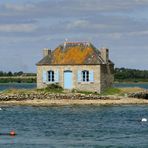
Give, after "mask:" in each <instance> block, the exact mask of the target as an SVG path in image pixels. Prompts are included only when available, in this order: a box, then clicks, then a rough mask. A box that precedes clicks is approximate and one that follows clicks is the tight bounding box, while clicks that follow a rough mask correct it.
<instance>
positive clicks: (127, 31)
mask: <svg viewBox="0 0 148 148" xmlns="http://www.w3.org/2000/svg"><path fill="white" fill-rule="evenodd" d="M147 14H148V0H21V1H20V0H1V1H0V70H3V71H20V70H23V71H26V72H35V71H36V66H35V63H37V62H38V61H39V60H40V59H41V57H42V49H43V48H51V49H55V48H56V47H57V46H58V45H59V44H61V43H63V42H64V41H65V39H66V38H67V39H68V41H90V42H92V43H93V44H94V45H95V46H96V47H97V48H101V47H107V48H109V49H110V58H111V59H112V61H113V62H114V63H115V66H116V67H127V68H136V69H148V15H147Z"/></svg>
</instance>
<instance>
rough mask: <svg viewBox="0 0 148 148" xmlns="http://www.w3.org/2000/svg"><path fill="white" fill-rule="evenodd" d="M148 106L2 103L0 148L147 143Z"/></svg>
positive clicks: (108, 147) (85, 146) (86, 147)
mask: <svg viewBox="0 0 148 148" xmlns="http://www.w3.org/2000/svg"><path fill="white" fill-rule="evenodd" d="M143 117H145V118H148V106H146V105H137V106H136V105H134V106H63V107H19V106H17V107H2V111H0V133H9V131H11V130H12V129H13V130H15V131H16V133H17V135H16V136H15V137H11V136H7V135H0V148H50V147H51V148H55V147H59V148H76V147H77V148H83V147H84V148H91V147H93V148H101V147H103V148H104V147H105V148H106V147H107V148H112V147H113V148H115V147H124V148H127V147H133V148H136V147H137V148H140V147H142V148H147V147H148V122H141V119H142V118H143Z"/></svg>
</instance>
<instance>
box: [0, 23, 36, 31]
mask: <svg viewBox="0 0 148 148" xmlns="http://www.w3.org/2000/svg"><path fill="white" fill-rule="evenodd" d="M36 29H37V26H36V25H34V24H1V25H0V32H32V31H34V30H36Z"/></svg>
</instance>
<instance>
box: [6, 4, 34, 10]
mask: <svg viewBox="0 0 148 148" xmlns="http://www.w3.org/2000/svg"><path fill="white" fill-rule="evenodd" d="M4 7H5V8H6V9H8V10H12V11H19V12H20V11H27V10H32V9H34V8H35V5H33V4H28V3H26V4H20V5H18V4H14V3H6V4H5V5H4Z"/></svg>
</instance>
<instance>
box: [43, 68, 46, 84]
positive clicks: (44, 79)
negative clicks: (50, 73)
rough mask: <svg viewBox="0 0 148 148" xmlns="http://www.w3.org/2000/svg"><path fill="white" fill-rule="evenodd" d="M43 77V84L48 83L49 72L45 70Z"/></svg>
mask: <svg viewBox="0 0 148 148" xmlns="http://www.w3.org/2000/svg"><path fill="white" fill-rule="evenodd" d="M42 76H43V83H46V81H47V72H46V71H45V70H43V74H42Z"/></svg>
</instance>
